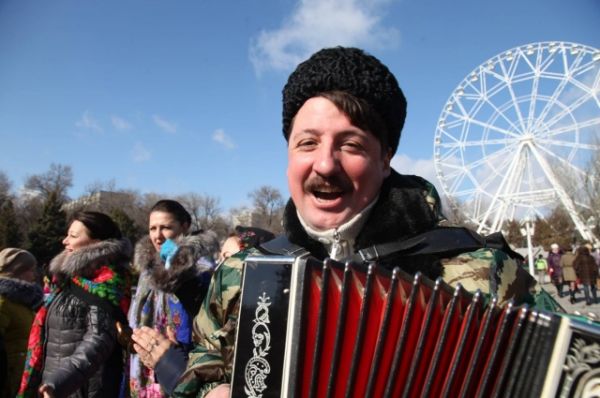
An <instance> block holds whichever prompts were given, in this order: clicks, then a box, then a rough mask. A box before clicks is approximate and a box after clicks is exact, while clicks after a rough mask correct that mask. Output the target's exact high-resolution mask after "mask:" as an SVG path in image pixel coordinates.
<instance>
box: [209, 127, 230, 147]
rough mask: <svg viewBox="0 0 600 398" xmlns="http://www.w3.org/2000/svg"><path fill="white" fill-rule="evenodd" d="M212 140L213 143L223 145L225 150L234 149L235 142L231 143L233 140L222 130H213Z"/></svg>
mask: <svg viewBox="0 0 600 398" xmlns="http://www.w3.org/2000/svg"><path fill="white" fill-rule="evenodd" d="M212 139H213V141H216V142H218V143H219V144H221V145H223V146H224V147H225V148H227V149H233V148H235V142H233V139H232V138H231V137H230V136H228V135H227V134H225V131H224V130H223V129H217V130H215V132H214V133H213V136H212Z"/></svg>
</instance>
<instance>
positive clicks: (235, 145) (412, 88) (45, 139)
mask: <svg viewBox="0 0 600 398" xmlns="http://www.w3.org/2000/svg"><path fill="white" fill-rule="evenodd" d="M598 21H600V2H599V1H597V0H574V1H567V0H504V1H501V2H499V1H481V0H478V1H475V0H469V1H460V0H455V1H431V0H421V1H416V0H410V1H409V0H401V1H392V0H363V1H359V0H356V1H352V0H345V1H342V0H322V1H318V0H304V1H296V0H277V1H275V0H260V1H259V0H246V1H226V0H223V1H211V0H205V1H185V0H180V1H136V0H119V1H116V0H104V1H96V2H91V1H80V0H71V1H67V0H54V1H30V0H0V142H1V143H2V144H1V148H2V151H1V153H2V156H0V170H1V171H3V172H4V173H6V174H7V175H8V176H9V178H10V179H11V180H12V182H13V185H14V188H15V189H18V188H19V187H20V186H21V185H22V184H23V182H24V180H25V178H26V177H27V176H28V175H31V174H38V173H43V172H45V171H47V170H48V168H49V165H50V164H51V163H61V164H66V165H70V166H71V167H72V168H73V172H74V187H73V188H72V189H71V190H70V192H69V194H70V196H71V197H77V196H79V195H80V194H82V192H83V191H84V189H85V187H86V186H87V185H89V184H92V183H95V182H107V181H109V180H112V179H114V181H115V182H116V186H117V187H118V188H131V189H136V190H139V191H140V192H142V193H144V192H157V193H160V194H164V195H165V196H173V195H176V194H180V193H185V192H198V193H202V194H208V195H211V196H215V197H218V198H220V200H221V207H222V209H223V210H227V209H229V208H230V207H234V206H240V205H244V204H248V202H249V200H248V197H247V194H248V193H249V192H250V191H252V190H254V189H256V188H258V187H259V186H261V185H265V184H266V185H271V186H274V187H276V188H278V189H280V190H281V192H282V193H283V194H284V196H286V197H287V195H288V191H287V183H286V176H285V169H286V150H285V148H286V146H285V141H284V139H283V138H282V133H281V117H280V115H281V88H282V87H283V85H284V83H285V80H286V78H287V76H288V74H289V73H290V72H291V70H292V69H293V67H294V66H295V65H296V64H297V63H298V62H299V61H301V60H303V59H305V58H306V57H307V56H308V55H309V54H311V53H312V52H314V51H315V50H317V49H319V48H322V47H328V46H333V45H353V46H358V47H362V48H364V49H365V50H367V51H368V52H370V53H372V54H373V55H375V56H377V57H378V58H380V59H381V60H382V61H383V62H384V63H386V64H387V65H388V66H389V67H390V69H391V70H392V71H393V72H394V73H395V75H396V77H397V79H398V81H399V83H400V85H401V87H402V89H403V90H404V92H405V94H406V96H407V98H408V118H407V122H406V125H405V128H404V131H403V134H402V139H401V142H400V147H399V150H398V152H397V156H396V158H395V159H394V163H393V164H394V165H395V166H396V168H397V169H398V170H399V171H400V172H405V173H416V174H421V175H424V176H425V177H427V178H430V179H433V178H434V171H433V170H434V169H433V162H432V151H433V138H434V133H435V129H436V123H437V120H438V118H439V116H440V113H441V111H442V108H443V106H444V104H445V102H446V100H447V99H448V97H449V96H450V94H451V93H452V91H453V90H454V89H455V88H456V86H457V85H458V84H459V83H460V82H461V81H462V79H463V78H465V76H467V75H468V73H469V72H470V71H472V70H473V69H474V68H476V67H477V66H478V65H480V64H482V63H483V62H484V61H486V60H487V59H489V58H491V57H493V56H494V55H496V54H499V53H501V52H504V51H506V50H508V49H510V48H513V47H516V46H521V45H524V44H528V43H533V42H538V41H555V40H556V41H569V42H576V43H580V44H584V45H587V46H591V47H595V48H600V23H599V22H598Z"/></svg>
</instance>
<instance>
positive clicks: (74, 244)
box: [62, 220, 98, 253]
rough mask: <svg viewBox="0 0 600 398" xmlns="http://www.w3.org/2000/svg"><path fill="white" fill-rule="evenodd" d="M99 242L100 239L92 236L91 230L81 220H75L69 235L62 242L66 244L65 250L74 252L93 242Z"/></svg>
mask: <svg viewBox="0 0 600 398" xmlns="http://www.w3.org/2000/svg"><path fill="white" fill-rule="evenodd" d="M96 242H98V239H92V238H90V231H89V230H88V229H87V228H86V226H85V225H83V223H82V222H81V221H77V220H75V221H73V222H72V223H71V225H70V226H69V230H68V231H67V236H66V238H65V239H63V241H62V244H63V245H64V246H65V250H66V251H67V252H69V253H73V252H74V251H77V250H79V249H81V248H82V247H84V246H87V245H89V244H92V243H96Z"/></svg>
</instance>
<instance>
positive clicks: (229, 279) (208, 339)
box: [171, 253, 245, 397]
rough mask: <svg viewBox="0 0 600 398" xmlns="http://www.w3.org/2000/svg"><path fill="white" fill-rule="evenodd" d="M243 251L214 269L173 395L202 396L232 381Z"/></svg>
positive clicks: (195, 320) (195, 321)
mask: <svg viewBox="0 0 600 398" xmlns="http://www.w3.org/2000/svg"><path fill="white" fill-rule="evenodd" d="M244 258H245V254H243V253H239V254H237V255H234V256H232V257H230V258H228V259H227V260H226V261H225V262H223V263H222V264H221V265H220V266H219V267H218V268H217V270H216V271H215V273H214V275H213V277H212V279H211V282H210V286H209V288H208V292H207V294H206V297H205V299H204V302H203V303H202V306H201V307H200V311H199V312H198V315H197V316H196V318H195V319H194V325H193V327H194V329H193V338H194V348H193V349H192V351H191V352H190V353H189V360H188V365H187V369H186V370H185V372H184V373H183V375H182V376H181V378H180V380H179V383H178V385H177V387H176V388H175V391H174V392H173V394H172V395H171V396H172V397H204V396H205V395H206V394H207V393H208V392H209V391H210V390H212V389H213V388H215V387H216V386H218V385H219V384H222V383H228V382H229V381H230V380H231V369H232V361H233V349H234V343H235V330H236V325H237V316H238V309H239V298H240V287H241V286H240V285H241V276H242V266H243V259H244Z"/></svg>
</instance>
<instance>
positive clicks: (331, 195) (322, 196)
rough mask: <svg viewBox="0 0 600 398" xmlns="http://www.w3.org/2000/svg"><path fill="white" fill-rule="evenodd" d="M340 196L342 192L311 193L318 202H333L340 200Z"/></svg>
mask: <svg viewBox="0 0 600 398" xmlns="http://www.w3.org/2000/svg"><path fill="white" fill-rule="evenodd" d="M342 194H343V192H325V191H313V195H314V196H315V198H317V199H319V200H335V199H338V198H340V197H341V196H342Z"/></svg>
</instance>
